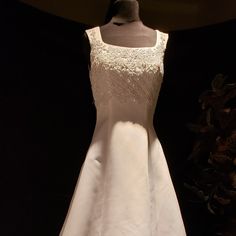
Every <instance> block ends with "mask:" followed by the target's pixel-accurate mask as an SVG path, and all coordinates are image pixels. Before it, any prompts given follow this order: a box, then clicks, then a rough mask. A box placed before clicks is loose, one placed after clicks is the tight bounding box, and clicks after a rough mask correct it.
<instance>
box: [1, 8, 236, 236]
mask: <svg viewBox="0 0 236 236" xmlns="http://www.w3.org/2000/svg"><path fill="white" fill-rule="evenodd" d="M1 9H2V10H3V11H2V12H1V13H2V14H1V18H2V20H1V25H2V27H1V67H2V69H1V82H0V83H1V84H0V129H1V130H0V131H1V132H0V141H1V146H0V152H1V153H0V155H1V161H2V164H1V182H0V184H1V196H2V199H3V200H2V201H1V209H3V211H1V214H2V218H1V224H2V226H3V227H1V228H2V229H1V232H4V233H1V235H4V236H8V235H9V236H10V235H18V236H19V235H24V236H26V235H34V236H42V235H43V236H53V235H58V233H59V230H60V228H61V226H62V224H63V221H64V218H65V215H66V212H67V209H68V206H69V202H70V199H71V196H72V193H73V190H74V187H75V184H76V181H77V178H78V175H79V171H80V167H81V165H82V163H83V161H84V158H85V155H86V151H87V149H88V147H89V144H90V141H91V138H92V134H93V129H94V127H95V122H96V110H95V107H94V104H93V99H92V91H91V87H90V81H89V76H88V69H87V65H86V63H85V61H84V58H83V56H82V51H81V36H82V34H83V32H84V30H85V29H86V28H88V27H92V26H86V25H83V24H78V23H75V22H72V21H68V20H65V19H62V18H59V17H55V16H52V15H49V14H46V13H42V12H40V11H38V10H35V9H34V8H31V7H29V6H25V5H24V4H19V3H6V4H4V8H1ZM235 26H236V22H235V21H229V22H225V23H221V24H217V25H213V26H208V27H204V28H198V29H192V30H184V31H178V32H177V31H176V32H170V34H169V42H168V45H167V50H166V57H165V77H164V83H163V86H162V90H161V93H160V96H159V100H158V104H157V109H156V114H155V121H154V124H155V129H156V132H157V135H158V137H159V139H160V141H161V143H162V145H163V149H164V151H165V154H166V158H167V161H168V164H169V167H170V171H171V175H172V178H173V182H174V185H175V188H176V192H177V195H178V198H179V201H180V206H181V210H182V213H183V218H184V221H185V224H186V229H187V232H188V235H190V236H200V235H209V231H208V230H209V227H210V225H211V224H212V219H211V217H210V216H209V214H208V213H207V212H206V210H205V208H204V206H202V205H199V204H194V203H192V202H191V201H188V193H187V191H186V190H185V189H184V187H183V166H184V163H185V161H186V158H187V156H188V154H189V153H190V151H191V148H192V142H193V136H192V134H191V133H190V132H189V131H188V130H187V129H186V123H187V122H189V121H192V120H194V119H195V117H196V116H197V115H198V113H199V110H200V106H199V104H198V96H199V95H200V93H201V92H202V91H204V90H205V89H207V88H210V82H211V80H212V79H213V77H214V76H215V74H217V73H223V74H226V75H228V81H229V82H230V81H234V80H235V78H236V77H235V60H234V59H231V58H234V57H235V52H236V50H235V42H236V38H235V29H236V27H235Z"/></svg>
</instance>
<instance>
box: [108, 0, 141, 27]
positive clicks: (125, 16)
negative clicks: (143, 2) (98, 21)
mask: <svg viewBox="0 0 236 236" xmlns="http://www.w3.org/2000/svg"><path fill="white" fill-rule="evenodd" d="M113 10H114V15H113V17H112V19H111V22H112V23H113V24H115V23H116V24H124V23H129V22H133V21H140V17H139V4H138V1H136V0H117V1H115V3H114V5H113Z"/></svg>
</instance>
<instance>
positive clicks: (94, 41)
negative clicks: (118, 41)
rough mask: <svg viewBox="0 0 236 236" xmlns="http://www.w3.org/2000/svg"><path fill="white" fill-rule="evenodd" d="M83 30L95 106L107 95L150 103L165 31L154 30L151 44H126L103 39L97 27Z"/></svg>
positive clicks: (156, 84) (158, 74)
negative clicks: (154, 41)
mask: <svg viewBox="0 0 236 236" xmlns="http://www.w3.org/2000/svg"><path fill="white" fill-rule="evenodd" d="M86 33H87V35H88V37H89V40H90V45H91V54H90V58H91V70H90V80H91V86H92V90H93V96H94V102H95V105H96V107H98V106H100V105H106V104H107V102H108V101H109V100H110V99H116V100H118V101H119V102H123V103H127V102H134V103H149V104H150V105H153V103H155V102H156V100H157V96H158V94H159V90H160V87H161V83H162V78H163V72H164V71H163V56H164V51H165V48H166V42H167V39H168V34H164V33H162V32H159V31H158V32H157V40H158V42H157V44H156V45H155V46H154V47H140V48H130V47H121V46H116V45H110V44H106V43H104V42H103V41H102V38H101V34H100V29H99V28H98V27H95V28H92V29H89V30H86Z"/></svg>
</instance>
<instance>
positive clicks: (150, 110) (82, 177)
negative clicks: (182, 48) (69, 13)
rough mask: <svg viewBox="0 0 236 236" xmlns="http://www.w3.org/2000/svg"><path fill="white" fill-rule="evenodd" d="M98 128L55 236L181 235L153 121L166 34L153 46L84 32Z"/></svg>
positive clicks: (179, 218) (96, 30)
mask: <svg viewBox="0 0 236 236" xmlns="http://www.w3.org/2000/svg"><path fill="white" fill-rule="evenodd" d="M86 33H87V35H88V38H89V41H90V45H91V55H90V56H91V70H90V81H91V86H92V92H93V98H94V102H95V106H96V111H97V122H96V127H95V130H94V134H93V137H92V141H91V144H90V147H89V150H88V152H87V155H86V158H85V161H84V163H83V165H82V168H81V170H80V174H79V178H78V181H77V184H76V187H75V191H74V194H73V198H72V200H71V203H70V207H69V210H68V213H67V216H66V219H65V221H64V225H63V227H62V229H61V232H60V236H184V235H186V233H185V228H184V224H183V220H182V216H181V212H180V209H179V204H178V200H177V198H176V194H175V190H174V187H173V184H172V180H171V177H170V174H169V169H168V166H167V162H166V159H165V156H164V153H163V150H162V146H161V144H160V142H159V139H158V137H157V135H156V133H155V130H154V127H153V116H154V112H155V107H156V103H157V98H158V94H159V91H160V88H161V83H162V79H163V55H164V51H165V48H166V42H167V39H168V34H165V33H163V32H160V31H158V30H156V35H157V39H156V44H155V46H153V47H141V48H133V47H122V46H115V45H111V44H107V43H105V42H103V40H102V37H101V32H100V28H99V27H94V28H92V29H89V30H86Z"/></svg>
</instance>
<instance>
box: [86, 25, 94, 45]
mask: <svg viewBox="0 0 236 236" xmlns="http://www.w3.org/2000/svg"><path fill="white" fill-rule="evenodd" d="M85 32H86V34H87V36H88V39H89V43H90V46H91V48H92V47H93V46H94V44H95V42H96V41H97V39H96V27H94V28H91V29H87V30H85Z"/></svg>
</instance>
